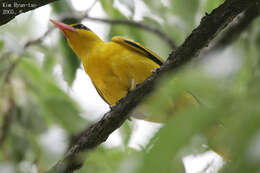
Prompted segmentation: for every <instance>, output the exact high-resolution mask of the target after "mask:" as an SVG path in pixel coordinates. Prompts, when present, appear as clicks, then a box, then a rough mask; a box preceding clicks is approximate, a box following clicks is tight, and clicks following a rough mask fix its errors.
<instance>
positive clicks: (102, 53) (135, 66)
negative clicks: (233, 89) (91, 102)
mask: <svg viewBox="0 0 260 173" xmlns="http://www.w3.org/2000/svg"><path fill="white" fill-rule="evenodd" d="M50 21H51V22H52V23H53V24H55V25H56V26H57V27H58V28H59V29H60V30H61V31H62V33H63V34H64V36H65V37H66V38H67V41H68V44H69V45H70V47H71V48H72V50H73V51H74V52H75V53H76V55H77V56H78V57H79V58H80V60H81V62H82V63H83V65H84V69H85V71H86V73H87V74H88V75H89V77H90V79H91V81H92V83H93V85H94V86H95V88H96V90H97V92H98V93H99V95H100V96H101V97H102V98H103V100H104V101H105V102H107V103H108V104H109V105H110V106H114V105H115V104H116V102H117V101H119V100H120V99H121V98H122V97H124V96H125V95H126V94H127V92H129V91H130V90H132V89H134V88H135V87H136V85H137V84H139V83H142V82H143V81H144V80H145V79H146V78H147V77H149V76H150V75H151V74H152V71H154V70H155V69H156V68H159V67H160V66H161V65H162V64H163V62H164V61H163V59H162V58H161V57H159V56H158V55H157V54H156V53H154V52H152V51H151V50H149V49H148V48H146V47H144V46H142V45H140V44H139V43H137V42H134V41H132V40H129V39H127V38H125V37H122V36H115V37H113V38H112V40H111V41H110V42H104V41H103V40H101V39H100V38H99V37H98V36H97V35H96V34H95V33H94V32H93V31H91V30H90V29H89V28H88V27H86V26H84V25H82V24H73V25H67V24H64V23H61V22H58V21H54V20H50ZM185 97H187V94H186V96H185ZM188 97H189V98H188V99H189V102H192V103H195V102H197V101H196V99H195V98H193V97H190V96H188ZM182 102H183V100H182ZM195 104H196V103H195Z"/></svg>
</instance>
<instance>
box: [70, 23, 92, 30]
mask: <svg viewBox="0 0 260 173" xmlns="http://www.w3.org/2000/svg"><path fill="white" fill-rule="evenodd" d="M73 28H76V29H85V30H89V31H90V29H89V28H88V27H86V26H85V25H83V24H76V25H73Z"/></svg>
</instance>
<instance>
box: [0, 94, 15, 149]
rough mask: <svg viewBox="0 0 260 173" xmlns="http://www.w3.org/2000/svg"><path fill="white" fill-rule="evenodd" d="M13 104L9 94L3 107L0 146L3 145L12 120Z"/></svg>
mask: <svg viewBox="0 0 260 173" xmlns="http://www.w3.org/2000/svg"><path fill="white" fill-rule="evenodd" d="M14 106H15V103H14V100H13V98H12V97H11V96H9V98H8V99H7V105H6V108H5V109H3V110H5V112H4V113H3V123H2V127H1V131H0V147H1V146H2V145H3V143H4V140H5V138H6V136H7V133H8V130H9V127H10V124H11V121H12V113H13V108H14Z"/></svg>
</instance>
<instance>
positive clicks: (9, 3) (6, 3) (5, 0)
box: [0, 0, 57, 26]
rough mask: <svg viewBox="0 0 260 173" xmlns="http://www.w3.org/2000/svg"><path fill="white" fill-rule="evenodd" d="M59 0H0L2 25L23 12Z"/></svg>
mask: <svg viewBox="0 0 260 173" xmlns="http://www.w3.org/2000/svg"><path fill="white" fill-rule="evenodd" d="M55 1H57V0H19V1H18V0H0V26H1V25H4V24H6V23H7V22H9V21H11V20H12V19H14V18H15V17H16V16H18V15H19V14H21V13H25V12H27V11H31V10H34V9H36V8H39V7H41V6H44V5H46V4H49V3H52V2H55Z"/></svg>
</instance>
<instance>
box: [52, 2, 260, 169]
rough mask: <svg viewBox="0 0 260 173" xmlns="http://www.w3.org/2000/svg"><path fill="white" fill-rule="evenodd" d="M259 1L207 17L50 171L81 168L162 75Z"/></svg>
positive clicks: (227, 4)
mask: <svg viewBox="0 0 260 173" xmlns="http://www.w3.org/2000/svg"><path fill="white" fill-rule="evenodd" d="M259 2H260V0H250V1H245V0H226V1H225V2H224V3H223V4H222V5H220V6H219V7H218V8H216V9H215V10H213V11H212V13H211V14H209V15H206V16H205V17H203V18H202V20H201V23H200V25H199V26H198V27H197V28H196V29H194V30H193V32H192V33H191V34H190V35H189V37H188V38H187V39H186V40H185V41H184V43H183V44H182V45H181V46H179V47H178V48H177V49H176V50H175V51H173V52H172V53H171V54H170V56H169V57H168V59H167V61H166V62H165V63H164V64H163V65H162V66H161V68H160V69H158V70H157V71H156V72H154V73H153V74H152V75H151V76H150V77H149V78H148V79H147V80H145V81H144V82H143V83H142V84H140V85H138V86H137V87H136V88H135V89H134V90H133V91H131V92H129V93H128V94H127V96H126V97H124V98H122V99H121V100H120V101H119V102H118V104H117V105H116V106H115V107H113V108H112V109H111V110H110V111H109V112H107V113H106V114H105V115H104V116H103V117H102V118H101V120H100V121H98V122H96V123H94V124H93V125H91V126H90V127H89V128H88V129H86V130H85V132H84V133H83V135H82V136H81V137H80V138H79V140H78V141H77V142H76V144H75V145H74V146H72V147H71V148H70V149H69V151H68V152H67V153H66V154H65V156H64V158H63V159H61V160H60V161H59V162H58V163H57V164H56V165H55V166H54V167H53V168H52V169H51V170H50V172H73V170H76V169H79V168H80V166H81V164H79V163H77V162H76V163H75V162H73V160H77V158H78V155H79V153H80V152H83V151H87V150H91V149H93V148H95V147H97V146H98V145H99V144H101V143H102V142H104V141H106V139H107V138H108V136H109V135H110V134H111V133H112V132H113V131H114V130H116V129H117V128H119V127H120V126H121V125H122V124H123V123H124V121H125V120H126V119H127V118H128V114H129V113H130V112H131V111H132V110H133V109H134V108H135V107H136V106H137V105H138V104H139V103H141V102H142V100H143V99H144V97H145V96H147V95H148V94H149V93H151V92H152V91H153V89H154V86H155V84H156V83H157V80H158V78H160V77H161V76H162V75H164V74H165V73H166V72H169V71H174V70H177V68H179V67H181V66H182V65H184V64H185V63H187V62H188V61H189V60H191V59H192V58H194V57H195V56H196V55H197V54H198V53H199V52H200V51H201V50H202V48H204V47H205V46H207V45H208V44H209V42H210V41H211V40H212V39H213V38H214V37H215V35H216V34H217V33H218V32H219V31H221V30H222V29H223V28H224V27H225V26H226V25H228V24H229V23H230V22H231V21H232V20H233V19H234V18H235V17H236V16H237V15H238V14H240V13H241V12H242V11H244V10H246V9H247V8H249V6H250V5H253V4H256V3H259Z"/></svg>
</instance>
